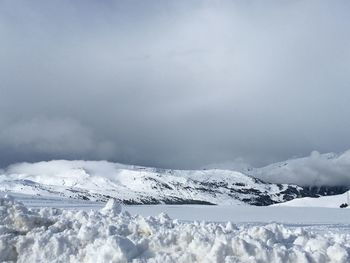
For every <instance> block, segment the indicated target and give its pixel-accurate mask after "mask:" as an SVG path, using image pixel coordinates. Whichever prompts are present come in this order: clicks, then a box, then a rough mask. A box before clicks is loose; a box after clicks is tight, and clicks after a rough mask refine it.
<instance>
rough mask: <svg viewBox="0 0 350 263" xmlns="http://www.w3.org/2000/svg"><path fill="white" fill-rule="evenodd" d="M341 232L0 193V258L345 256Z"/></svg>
mask: <svg viewBox="0 0 350 263" xmlns="http://www.w3.org/2000/svg"><path fill="white" fill-rule="evenodd" d="M349 241H350V235H349V234H335V233H328V234H322V235H321V234H317V233H312V232H309V231H306V230H303V229H301V228H297V229H290V228H287V227H285V226H283V225H278V224H269V225H265V226H240V227H237V226H235V225H233V224H232V223H230V222H228V223H224V224H223V223H206V222H179V221H177V220H172V219H170V218H169V217H168V216H167V215H166V214H160V215H159V216H157V217H147V218H145V217H142V216H131V215H130V214H129V213H128V212H125V211H122V209H121V207H120V205H119V204H118V203H117V202H114V201H110V202H109V203H108V204H107V205H106V207H105V208H103V210H102V211H101V212H99V211H90V212H86V211H79V210H74V211H72V210H59V209H53V208H42V209H38V210H29V209H27V208H26V207H24V206H23V205H22V204H20V203H17V202H15V201H14V200H13V199H12V198H10V197H5V198H2V199H0V261H17V262H94V263H95V262H135V263H141V262H226V263H229V262H349V260H350V257H349V253H350V242H349Z"/></svg>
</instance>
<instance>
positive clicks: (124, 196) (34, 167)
mask: <svg viewBox="0 0 350 263" xmlns="http://www.w3.org/2000/svg"><path fill="white" fill-rule="evenodd" d="M0 191H3V192H11V193H22V194H30V195H40V196H48V197H50V196H51V197H67V198H72V199H84V200H90V201H107V200H108V199H110V198H111V197H112V198H116V199H119V200H121V201H123V202H125V203H127V204H159V203H167V204H230V205H231V204H247V203H248V204H252V205H269V204H274V203H279V202H283V201H286V200H291V199H293V198H296V197H298V196H302V194H301V192H302V191H303V189H302V188H301V187H298V186H295V185H286V184H280V185H276V184H269V183H264V182H262V181H260V180H257V179H255V178H252V177H250V176H247V175H244V174H242V173H240V172H235V171H229V170H217V169H213V170H167V169H157V168H147V167H140V166H132V165H123V164H118V163H111V162H106V161H65V160H56V161H49V162H38V163H20V164H15V165H12V166H9V167H8V168H7V169H6V170H5V171H4V173H3V174H0Z"/></svg>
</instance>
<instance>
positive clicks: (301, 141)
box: [0, 0, 350, 168]
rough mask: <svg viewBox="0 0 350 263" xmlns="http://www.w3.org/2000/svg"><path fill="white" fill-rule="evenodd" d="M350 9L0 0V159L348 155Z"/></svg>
mask: <svg viewBox="0 0 350 263" xmlns="http://www.w3.org/2000/svg"><path fill="white" fill-rule="evenodd" d="M349 14H350V1H345V0H344V1H322V0H321V1H306V0H305V1H299V0H293V1H288V0H285V1H280V0H274V1H259V0H241V1H234V0H232V1H199V0H193V1H192V0H191V1H188V0H186V1H185V0H183V1H175V0H173V1H167V0H158V1H153V0H150V1H143V0H139V1H136V0H131V1H130V0H125V1H117V0H114V1H107V0H106V1H97V0H96V1H87V0H80V1H79V0H74V1H73V0H72V1H66V0H56V1H55V0H53V1H46V0H42V1H36V0H32V1H16V0H7V1H6V0H1V1H0V165H1V166H5V165H7V164H9V163H13V162H19V161H38V160H48V159H58V158H63V159H90V160H100V159H107V160H110V161H117V162H123V163H132V164H140V165H149V166H158V167H168V168H197V167H201V166H203V165H207V164H210V163H219V162H227V161H232V160H235V159H236V158H243V159H244V160H245V161H246V162H249V163H251V164H252V165H254V166H262V165H265V164H267V163H270V162H274V161H279V160H283V159H286V158H290V157H293V156H304V155H309V154H310V152H311V151H313V150H317V151H320V152H330V151H333V152H341V151H345V150H347V149H349V148H350V15H349Z"/></svg>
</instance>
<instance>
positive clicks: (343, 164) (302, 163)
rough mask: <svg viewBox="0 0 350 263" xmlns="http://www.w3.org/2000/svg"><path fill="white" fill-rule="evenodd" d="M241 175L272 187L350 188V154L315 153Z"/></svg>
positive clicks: (249, 170) (349, 152)
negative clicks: (285, 184)
mask: <svg viewBox="0 0 350 263" xmlns="http://www.w3.org/2000/svg"><path fill="white" fill-rule="evenodd" d="M240 171H242V172H243V173H245V174H249V175H251V176H254V177H256V178H259V179H261V180H264V181H267V182H271V183H281V182H283V183H288V184H297V185H301V186H311V187H318V188H321V187H325V186H326V187H339V186H344V187H347V188H349V186H350V173H349V171H350V150H349V151H346V152H344V153H341V154H335V153H325V154H320V153H319V152H316V151H314V152H312V153H311V154H310V156H307V157H303V158H295V159H290V160H287V161H283V162H278V163H274V164H270V165H268V166H265V167H262V168H249V169H246V170H244V171H243V170H240ZM335 189H336V188H335ZM343 192H344V191H343Z"/></svg>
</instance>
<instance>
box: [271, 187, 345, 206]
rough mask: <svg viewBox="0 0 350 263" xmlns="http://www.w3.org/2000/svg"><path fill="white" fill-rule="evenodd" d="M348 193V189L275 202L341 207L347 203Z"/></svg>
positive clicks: (283, 204) (293, 204)
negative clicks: (340, 192) (338, 192)
mask: <svg viewBox="0 0 350 263" xmlns="http://www.w3.org/2000/svg"><path fill="white" fill-rule="evenodd" d="M348 193H349V194H350V192H349V191H348V192H346V193H344V194H341V195H331V196H321V197H318V198H312V197H304V198H297V199H293V200H291V201H288V202H285V203H280V204H275V205H274V206H294V207H327V208H339V206H340V205H341V204H343V203H347V194H348Z"/></svg>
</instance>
